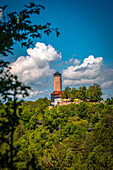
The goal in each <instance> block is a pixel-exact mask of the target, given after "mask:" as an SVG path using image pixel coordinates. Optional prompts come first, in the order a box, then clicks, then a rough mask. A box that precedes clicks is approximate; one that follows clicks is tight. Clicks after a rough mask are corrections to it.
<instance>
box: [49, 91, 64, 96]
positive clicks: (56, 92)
mask: <svg viewBox="0 0 113 170" xmlns="http://www.w3.org/2000/svg"><path fill="white" fill-rule="evenodd" d="M62 93H63V91H54V92H53V93H51V94H58V95H61V94H62Z"/></svg>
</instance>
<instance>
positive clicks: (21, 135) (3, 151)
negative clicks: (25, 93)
mask: <svg viewBox="0 0 113 170" xmlns="http://www.w3.org/2000/svg"><path fill="white" fill-rule="evenodd" d="M49 105H50V101H49V100H48V99H47V98H44V99H41V98H40V99H38V100H37V101H35V102H32V101H27V102H18V108H17V117H16V119H15V122H16V124H15V127H14V136H13V160H14V161H13V162H14V169H29V170H31V169H42V170H43V169H60V170H61V169H62V170H64V169H70V170H72V169H74V170H75V169H77V170H78V169H83V170H84V169H105V170H106V169H109V170H111V169H112V167H113V106H112V105H108V104H103V103H100V104H93V103H87V102H82V103H80V104H78V105H77V104H74V103H72V104H70V105H68V106H59V107H57V106H56V107H54V108H52V109H51V110H49V109H48V106H49ZM12 116H13V105H12V102H7V103H6V104H1V105H0V129H1V131H0V139H1V140H0V144H1V146H0V160H1V161H0V169H5V168H6V169H10V162H11V155H10V153H11V152H10V149H11V148H10V143H11V141H10V139H11V131H12V128H11V127H12Z"/></svg>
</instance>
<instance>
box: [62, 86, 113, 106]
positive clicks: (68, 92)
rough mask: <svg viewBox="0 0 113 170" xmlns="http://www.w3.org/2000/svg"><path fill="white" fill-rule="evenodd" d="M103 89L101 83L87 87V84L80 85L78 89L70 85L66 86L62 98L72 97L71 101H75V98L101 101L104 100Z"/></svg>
mask: <svg viewBox="0 0 113 170" xmlns="http://www.w3.org/2000/svg"><path fill="white" fill-rule="evenodd" d="M101 96H102V89H101V87H100V85H99V84H94V85H93V86H89V88H88V89H87V88H86V86H82V87H79V88H78V89H75V88H72V89H71V88H69V87H68V86H67V87H65V89H64V91H63V93H62V99H68V98H69V99H71V101H74V99H81V100H83V101H86V100H89V101H92V102H99V101H100V100H102V98H101ZM108 100H109V99H107V101H106V102H107V103H109V102H110V103H109V104H111V103H112V102H111V101H112V98H111V100H109V101H108Z"/></svg>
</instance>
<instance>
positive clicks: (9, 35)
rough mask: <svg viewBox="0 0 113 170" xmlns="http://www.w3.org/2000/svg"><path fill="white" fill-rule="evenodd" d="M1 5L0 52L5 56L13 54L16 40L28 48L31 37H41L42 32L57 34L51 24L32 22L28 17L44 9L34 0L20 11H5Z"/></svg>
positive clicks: (31, 41)
mask: <svg viewBox="0 0 113 170" xmlns="http://www.w3.org/2000/svg"><path fill="white" fill-rule="evenodd" d="M6 7H7V5H5V6H4V7H1V8H2V9H3V12H4V21H3V22H0V54H2V55H3V56H7V55H8V53H11V54H13V45H14V44H15V43H17V42H20V43H21V46H22V47H23V46H24V47H26V48H28V47H29V46H30V45H33V38H41V37H42V34H43V33H44V34H46V35H49V34H50V33H51V32H52V31H55V32H56V34H57V37H58V36H59V34H60V33H59V31H58V28H51V24H50V23H49V22H47V23H46V24H44V25H40V24H39V25H36V24H32V21H31V19H30V17H31V15H33V14H37V15H39V14H40V11H41V10H44V6H42V5H40V4H39V5H37V4H35V3H34V2H33V3H32V2H31V3H30V5H25V6H24V9H23V10H21V11H20V12H12V13H8V14H6V13H5V8H6Z"/></svg>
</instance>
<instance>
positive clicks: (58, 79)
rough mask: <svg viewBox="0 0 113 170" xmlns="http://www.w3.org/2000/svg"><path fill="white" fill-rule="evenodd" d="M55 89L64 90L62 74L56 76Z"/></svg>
mask: <svg viewBox="0 0 113 170" xmlns="http://www.w3.org/2000/svg"><path fill="white" fill-rule="evenodd" d="M54 91H62V82H61V77H60V76H56V77H55V76H54Z"/></svg>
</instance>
